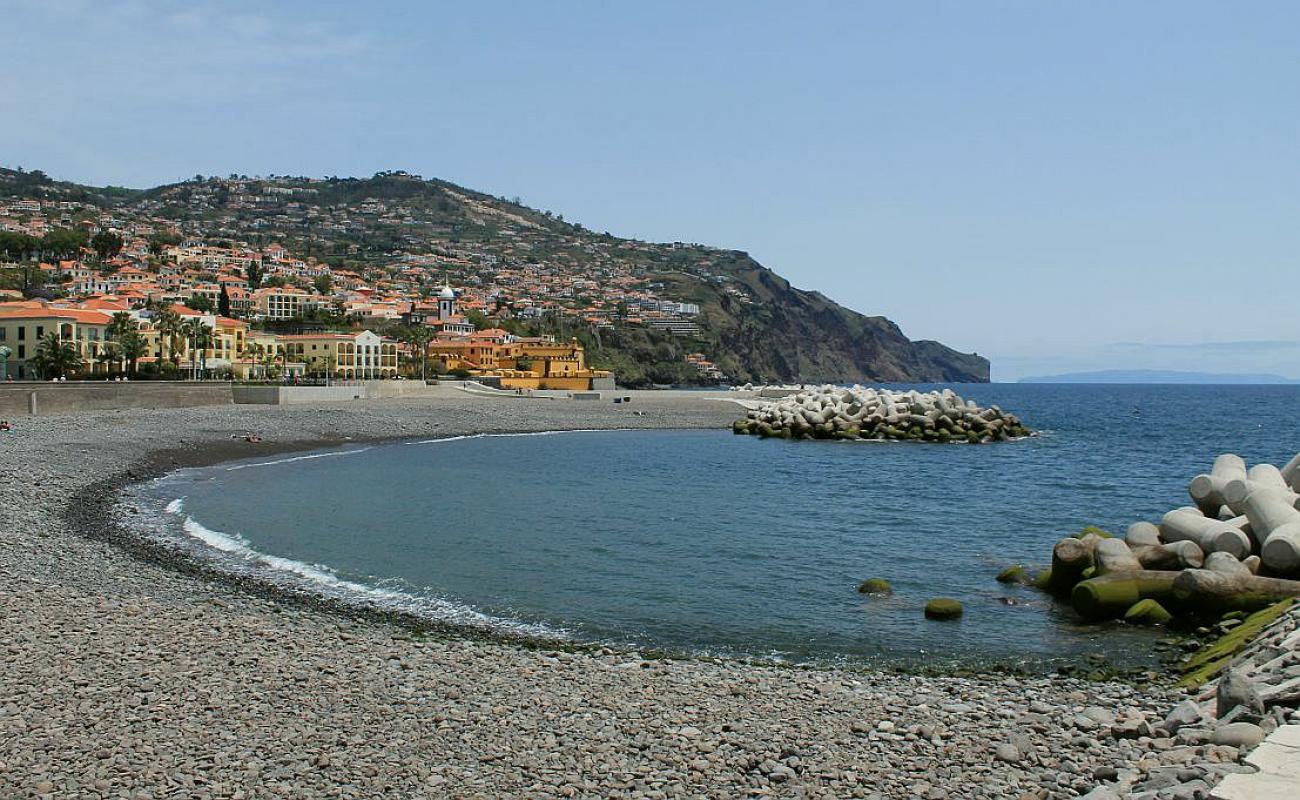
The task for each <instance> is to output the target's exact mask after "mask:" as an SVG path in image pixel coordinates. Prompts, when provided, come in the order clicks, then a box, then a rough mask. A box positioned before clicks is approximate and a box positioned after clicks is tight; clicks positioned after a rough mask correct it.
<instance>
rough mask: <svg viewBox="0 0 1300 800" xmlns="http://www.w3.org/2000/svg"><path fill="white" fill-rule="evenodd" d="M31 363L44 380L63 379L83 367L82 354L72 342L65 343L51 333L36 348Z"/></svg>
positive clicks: (55, 334)
mask: <svg viewBox="0 0 1300 800" xmlns="http://www.w3.org/2000/svg"><path fill="white" fill-rule="evenodd" d="M31 362H32V367H34V368H35V369H36V371H37V372H38V373H40V375H41V377H42V378H62V377H64V376H65V375H67V374H68V373H69V372H75V371H76V370H77V369H79V368H80V367H81V354H80V353H78V352H77V347H76V345H74V344H73V343H72V342H70V341H64V340H62V339H60V338H59V335H58V334H57V333H55V332H53V331H50V332H49V333H47V334H45V338H44V339H42V340H41V343H40V344H38V345H37V346H36V354H35V355H34V356H33V357H32V358H31Z"/></svg>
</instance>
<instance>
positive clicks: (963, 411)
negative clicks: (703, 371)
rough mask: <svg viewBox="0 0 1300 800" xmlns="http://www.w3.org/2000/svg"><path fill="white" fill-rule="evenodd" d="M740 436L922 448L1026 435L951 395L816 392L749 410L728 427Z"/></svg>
mask: <svg viewBox="0 0 1300 800" xmlns="http://www.w3.org/2000/svg"><path fill="white" fill-rule="evenodd" d="M732 430H733V431H734V432H736V433H738V434H740V433H747V434H751V435H755V436H762V437H769V436H777V437H780V438H783V439H847V440H856V439H867V440H875V441H887V440H912V441H924V442H969V443H971V444H980V443H988V442H995V441H1006V440H1008V439H1014V438H1019V437H1022V436H1028V435H1030V433H1031V431H1030V430H1029V429H1028V428H1026V427H1024V426H1023V425H1021V424H1020V420H1019V419H1018V418H1017V417H1016V416H1015V415H1014V414H1007V413H1005V412H1003V411H1002V409H1000V408H998V407H997V406H990V407H988V408H982V407H980V406H979V405H977V404H976V403H975V401H974V400H965V399H963V398H962V397H961V396H959V395H958V394H957V393H956V392H954V391H952V390H951V389H944V390H943V391H933V392H918V391H916V390H912V391H907V392H895V391H891V390H889V389H874V388H865V387H862V386H853V387H851V388H848V389H845V388H843V387H839V386H830V385H826V386H819V387H817V388H815V389H806V390H803V391H799V392H796V393H795V394H791V395H789V396H787V397H782V398H780V399H778V400H773V401H772V402H769V403H767V404H765V405H763V406H761V407H759V408H755V409H751V410H750V411H749V412H748V413H747V415H746V418H745V419H742V420H737V421H736V422H735V423H733V424H732Z"/></svg>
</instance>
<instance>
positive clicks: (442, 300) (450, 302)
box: [438, 284, 456, 322]
mask: <svg viewBox="0 0 1300 800" xmlns="http://www.w3.org/2000/svg"><path fill="white" fill-rule="evenodd" d="M455 315H456V292H455V291H453V290H452V288H451V286H449V285H447V284H443V287H442V291H441V292H438V321H439V322H447V321H448V320H450V319H451V318H452V317H454V316H455Z"/></svg>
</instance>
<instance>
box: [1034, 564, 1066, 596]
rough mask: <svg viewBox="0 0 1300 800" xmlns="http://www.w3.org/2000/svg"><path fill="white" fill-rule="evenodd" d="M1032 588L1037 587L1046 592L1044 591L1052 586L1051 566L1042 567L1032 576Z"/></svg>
mask: <svg viewBox="0 0 1300 800" xmlns="http://www.w3.org/2000/svg"><path fill="white" fill-rule="evenodd" d="M1034 588H1035V589H1039V590H1041V591H1044V592H1046V591H1048V590H1050V589H1051V588H1052V568H1051V567H1048V568H1047V569H1044V570H1041V571H1039V573H1038V574H1037V575H1035V576H1034ZM1070 588H1074V587H1070Z"/></svg>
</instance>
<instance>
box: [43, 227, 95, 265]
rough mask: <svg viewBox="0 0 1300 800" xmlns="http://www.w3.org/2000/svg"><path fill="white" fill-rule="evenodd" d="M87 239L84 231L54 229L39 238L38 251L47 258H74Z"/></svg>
mask: <svg viewBox="0 0 1300 800" xmlns="http://www.w3.org/2000/svg"><path fill="white" fill-rule="evenodd" d="M87 239H88V237H87V235H86V232H85V231H74V230H72V229H70V228H55V229H54V230H52V231H50V232H48V233H46V234H45V235H44V236H42V237H41V247H40V250H41V252H42V253H44V255H45V256H47V257H49V258H54V259H60V258H63V259H67V258H76V257H77V255H78V254H79V253H80V252H81V248H82V247H84V246H85V245H86V241H87Z"/></svg>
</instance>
